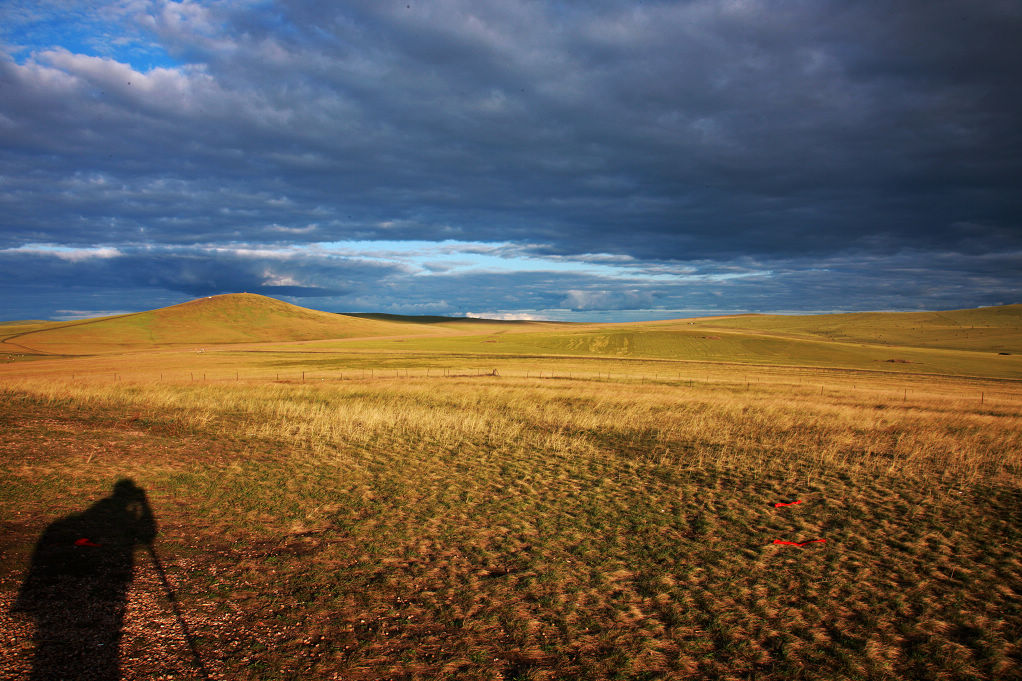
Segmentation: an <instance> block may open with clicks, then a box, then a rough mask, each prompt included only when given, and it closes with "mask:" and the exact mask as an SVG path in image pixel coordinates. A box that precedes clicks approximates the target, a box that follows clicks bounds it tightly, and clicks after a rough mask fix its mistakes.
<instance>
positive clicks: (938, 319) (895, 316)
mask: <svg viewBox="0 0 1022 681" xmlns="http://www.w3.org/2000/svg"><path fill="white" fill-rule="evenodd" d="M673 324H675V325H687V326H689V327H692V326H695V327H698V328H716V329H733V330H736V331H737V330H746V331H753V332H757V333H768V334H778V335H786V336H802V337H807V338H816V339H826V340H837V341H846V342H853V343H856V342H858V343H878V344H883V345H900V346H910V347H920V348H946V349H955V350H974V351H979V352H995V353H996V352H1011V353H1013V354H1014V353H1022V305H1000V306H997V307H981V308H975V309H969V310H947V311H943V312H856V313H845V314H821V315H797V316H795V315H792V316H788V315H741V316H737V317H719V318H706V319H698V320H682V321H678V322H673Z"/></svg>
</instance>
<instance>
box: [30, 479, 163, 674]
mask: <svg viewBox="0 0 1022 681" xmlns="http://www.w3.org/2000/svg"><path fill="white" fill-rule="evenodd" d="M155 537H156V520H155V518H154V517H153V512H152V509H151V508H150V507H149V502H148V499H147V498H146V494H145V490H143V489H142V488H141V487H138V486H137V485H135V483H134V482H132V481H131V480H128V479H124V480H121V481H119V482H118V483H117V484H116V485H114V488H113V492H112V493H111V494H110V496H108V497H106V498H104V499H101V500H99V501H97V502H96V503H94V504H93V505H92V506H90V507H89V508H88V509H86V510H85V511H83V512H82V513H76V514H73V515H69V516H67V517H65V518H61V519H60V520H57V521H55V522H53V523H52V524H51V525H50V526H49V527H47V528H46V530H45V531H44V532H43V534H42V536H41V537H40V538H39V542H38V544H36V548H35V552H34V553H33V555H32V563H31V566H30V568H29V572H28V576H27V577H26V578H25V581H24V583H23V584H22V586H21V591H20V592H19V594H18V600H17V602H16V603H15V606H14V610H15V611H16V612H25V613H28V614H30V615H31V616H32V617H33V618H34V619H35V656H34V658H33V661H32V676H31V678H32V679H33V680H42V679H76V680H78V679H81V680H83V681H85V680H93V681H116V680H117V679H120V676H121V674H120V659H119V658H120V639H121V627H122V623H123V620H124V611H125V606H126V601H127V592H128V586H129V585H130V583H131V578H132V570H133V567H134V555H135V548H136V547H137V546H139V545H151V544H152V541H153V539H154V538H155Z"/></svg>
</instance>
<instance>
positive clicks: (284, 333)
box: [0, 293, 1022, 378]
mask: <svg viewBox="0 0 1022 681" xmlns="http://www.w3.org/2000/svg"><path fill="white" fill-rule="evenodd" d="M311 341H315V342H316V343H315V348H312V347H309V348H306V350H308V351H312V350H315V351H317V352H328V353H329V352H339V353H343V352H349V351H357V350H362V351H372V352H382V353H394V352H398V349H397V347H396V346H395V345H394V342H395V341H400V342H401V345H400V348H401V349H400V352H405V353H407V352H420V353H421V352H425V353H441V354H444V353H458V354H466V355H473V356H478V357H493V358H495V359H496V358H513V357H518V358H522V357H529V356H574V357H603V358H617V359H655V360H667V361H679V360H681V361H708V362H728V363H741V364H768V365H781V366H814V367H836V368H857V369H867V368H868V369H873V370H883V371H897V372H904V373H939V374H957V375H986V376H1003V377H1011V378H1019V377H1022V305H1007V306H1001V307H990V308H978V309H973V310H952V311H946V312H867V313H847V314H824V315H799V316H789V315H738V316H728V317H704V318H697V319H679V320H668V321H654V322H633V323H622V324H569V323H562V322H513V321H500V320H485V319H466V318H457V317H422V316H416V317H409V316H400V315H389V314H370V313H358V314H350V315H344V314H334V313H328V312H321V311H317V310H311V309H308V308H303V307H299V306H297V305H292V304H289V303H285V302H283V301H279V300H275V299H273V298H267V297H265V296H260V295H255V294H249V293H242V294H228V295H220V296H212V297H209V298H200V299H197V300H193V301H190V302H187V303H182V304H180V305H174V306H171V307H166V308H161V309H158V310H151V311H148V312H139V313H134V314H126V315H118V316H113V317H104V318H97V319H87V320H79V321H73V322H39V321H31V322H11V323H6V324H2V325H0V352H7V353H9V354H11V355H14V354H16V353H17V354H24V355H29V356H31V355H36V356H38V355H86V354H110V353H117V352H125V351H144V350H155V349H175V348H176V349H182V348H189V349H190V348H196V349H198V348H201V347H203V346H218V345H219V346H223V345H226V344H239V343H263V344H267V345H266V346H264V347H266V349H270V345H273V346H275V349H277V350H280V349H282V346H287V345H290V344H294V343H298V342H311ZM332 341H336V343H335V342H332ZM292 350H294V351H305V350H300V349H299V348H298V347H294V346H292Z"/></svg>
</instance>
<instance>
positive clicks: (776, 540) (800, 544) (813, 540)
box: [774, 539, 827, 548]
mask: <svg viewBox="0 0 1022 681" xmlns="http://www.w3.org/2000/svg"><path fill="white" fill-rule="evenodd" d="M825 541H827V540H826V539H810V540H809V541H803V542H797V541H784V540H783V539H775V540H774V543H775V544H783V545H784V546H798V547H799V548H801V547H803V546H805V545H806V544H814V543H816V542H820V543H823V542H825Z"/></svg>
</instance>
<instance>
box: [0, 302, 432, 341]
mask: <svg viewBox="0 0 1022 681" xmlns="http://www.w3.org/2000/svg"><path fill="white" fill-rule="evenodd" d="M26 327H27V328H26ZM5 331H13V333H4V332H5ZM413 331H414V332H417V333H424V334H428V333H431V331H430V327H428V326H425V325H417V326H415V327H414V328H413V329H410V328H409V325H407V324H401V323H397V322H390V321H386V320H375V319H364V318H359V317H349V316H346V315H339V314H334V313H330V312H320V311H318V310H310V309H308V308H304V307H299V306H297V305H292V304H290V303H285V302H283V301H280V300H276V299H274V298H267V297H266V296H260V295H256V294H253V293H233V294H227V295H220V296H210V297H208V298H199V299H196V300H192V301H189V302H186V303H181V304H180V305H173V306H170V307H165V308H160V309H158V310H150V311H148V312H137V313H134V314H126V315H117V316H113V317H101V318H97V319H86V320H79V321H73V322H43V323H36V324H25V325H16V324H11V325H8V326H5V327H0V334H2V336H0V337H2V338H3V343H2V345H0V348H2V350H3V351H6V352H29V353H43V354H92V353H103V352H116V351H122V350H134V349H146V348H157V347H175V346H177V347H179V346H201V345H216V344H224V343H259V342H269V341H273V342H291V341H307V340H318V339H326V338H352V337H363V336H387V335H396V334H400V335H408V334H409V333H411V332H413Z"/></svg>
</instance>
